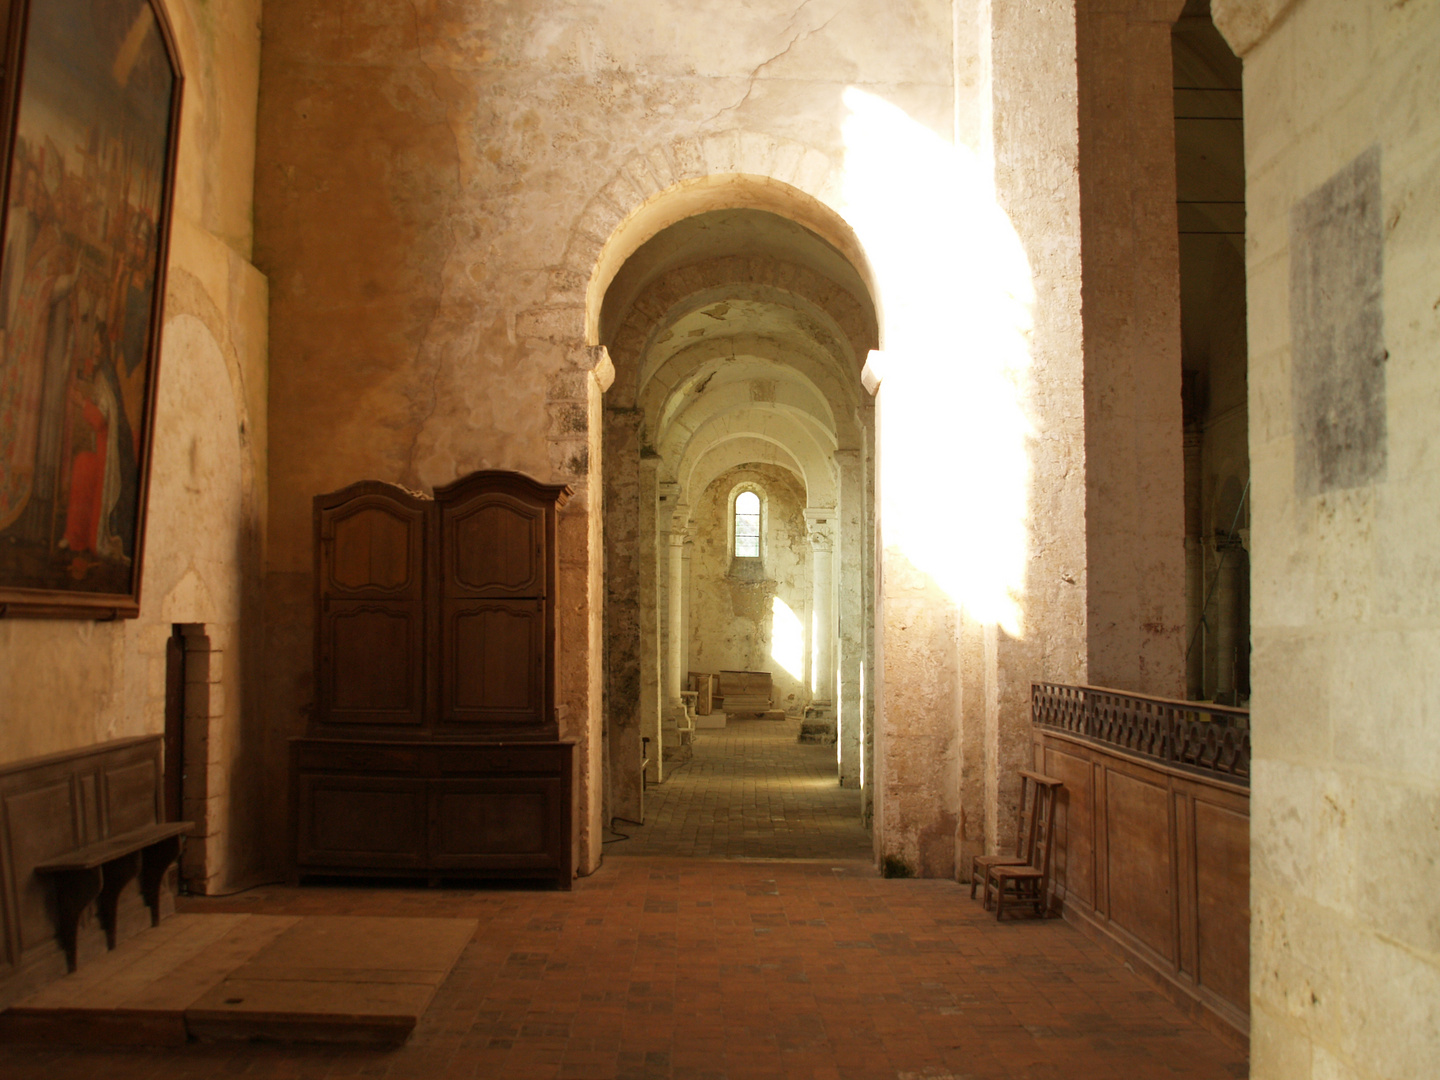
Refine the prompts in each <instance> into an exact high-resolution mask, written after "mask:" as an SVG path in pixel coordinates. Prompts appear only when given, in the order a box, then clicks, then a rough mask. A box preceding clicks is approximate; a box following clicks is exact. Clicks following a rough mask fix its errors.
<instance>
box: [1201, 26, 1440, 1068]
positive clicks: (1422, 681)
mask: <svg viewBox="0 0 1440 1080" xmlns="http://www.w3.org/2000/svg"><path fill="white" fill-rule="evenodd" d="M1213 6H1214V13H1215V21H1216V25H1217V26H1218V27H1219V28H1220V30H1221V32H1222V33H1224V34H1225V35H1226V37H1227V38H1228V40H1229V42H1230V44H1231V46H1232V47H1233V48H1234V49H1235V51H1236V52H1237V53H1239V54H1240V55H1241V56H1242V57H1243V59H1244V62H1245V134H1246V146H1245V152H1246V179H1247V202H1248V209H1249V221H1248V228H1247V242H1246V255H1247V260H1246V261H1247V270H1248V278H1249V336H1250V373H1249V376H1250V382H1249V399H1250V457H1251V464H1252V474H1253V494H1254V515H1253V518H1252V536H1251V550H1252V557H1253V579H1254V580H1253V601H1252V603H1253V611H1252V615H1253V619H1254V649H1255V652H1254V668H1253V673H1252V679H1253V684H1254V695H1253V698H1252V701H1251V705H1252V711H1253V723H1254V780H1253V789H1252V790H1253V794H1252V819H1253V822H1254V825H1253V829H1252V834H1251V852H1252V855H1251V883H1252V884H1251V957H1252V960H1251V1008H1252V1025H1253V1027H1252V1067H1251V1076H1254V1077H1256V1078H1257V1080H1271V1078H1280V1077H1284V1078H1285V1080H1310V1078H1312V1077H1313V1078H1316V1080H1319V1078H1321V1077H1323V1078H1325V1080H1362V1078H1363V1080H1379V1078H1385V1080H1400V1078H1402V1077H1415V1076H1425V1075H1428V1074H1430V1073H1432V1072H1433V1071H1434V1067H1435V1061H1436V1060H1437V1058H1440V1013H1437V1010H1440V920H1437V919H1436V916H1435V913H1436V910H1437V909H1436V903H1435V896H1436V895H1437V891H1440V877H1437V866H1440V863H1437V861H1436V859H1435V851H1436V835H1437V833H1436V830H1437V821H1440V726H1437V723H1436V715H1437V708H1440V701H1437V697H1436V690H1435V688H1436V679H1435V672H1436V670H1437V664H1440V608H1437V604H1436V597H1437V596H1440V565H1437V560H1436V557H1435V545H1434V542H1433V536H1432V533H1433V521H1434V517H1435V506H1436V502H1437V499H1440V481H1437V477H1440V459H1437V453H1440V447H1437V443H1436V440H1435V438H1434V428H1435V415H1436V401H1437V390H1440V380H1437V375H1436V366H1435V356H1436V353H1437V350H1440V264H1437V262H1436V259H1435V237H1436V236H1437V235H1440V122H1437V121H1440V107H1437V104H1436V103H1437V102H1440V64H1437V63H1436V60H1435V57H1436V56H1437V55H1440V9H1437V6H1436V5H1435V4H1434V3H1409V4H1388V3H1381V2H1378V0H1374V2H1371V0H1366V2H1359V3H1352V2H1348V0H1346V2H1340V0H1300V2H1297V3H1291V4H1283V3H1275V2H1270V3H1262V2H1255V0H1214V5H1213Z"/></svg>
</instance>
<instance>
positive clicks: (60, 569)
mask: <svg viewBox="0 0 1440 1080" xmlns="http://www.w3.org/2000/svg"><path fill="white" fill-rule="evenodd" d="M7 8H8V11H7V10H6V9H7ZM0 14H4V15H5V16H7V17H6V19H5V23H4V27H5V30H6V34H7V37H6V40H5V52H4V60H5V68H4V72H3V76H0V109H3V111H0V149H3V153H4V157H3V172H0V196H3V198H0V615H4V616H16V615H24V616H34V617H48V618H81V619H113V618H133V617H134V616H136V615H138V614H139V611H140V584H141V573H142V569H143V555H144V542H145V510H146V502H147V498H148V492H149V479H150V459H151V443H152V440H153V428H154V416H155V399H156V385H157V377H158V366H159V351H160V332H161V326H162V319H163V307H164V298H165V267H166V261H167V258H168V252H169V239H170V212H171V204H172V201H173V195H174V185H175V161H176V149H177V143H178V139H179V129H180V101H181V91H182V87H183V77H182V73H181V70H180V64H179V58H178V51H177V49H176V47H175V40H174V36H173V34H172V32H171V28H170V24H169V22H168V20H167V18H166V14H165V11H164V8H163V5H162V4H161V2H160V0H0Z"/></svg>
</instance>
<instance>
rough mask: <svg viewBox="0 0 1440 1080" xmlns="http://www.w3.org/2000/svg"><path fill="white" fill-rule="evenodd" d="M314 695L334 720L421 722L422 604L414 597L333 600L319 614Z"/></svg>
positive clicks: (326, 715)
mask: <svg viewBox="0 0 1440 1080" xmlns="http://www.w3.org/2000/svg"><path fill="white" fill-rule="evenodd" d="M319 634H320V657H321V663H320V665H319V671H318V675H319V680H320V685H319V688H318V689H319V698H320V714H321V717H322V718H323V719H324V721H326V722H328V723H337V724H406V725H418V724H421V723H423V722H424V719H425V717H424V698H425V664H424V640H425V626H424V609H423V607H422V605H421V604H420V603H419V602H418V601H398V602H395V601H391V602H375V601H364V600H360V601H335V602H332V603H330V604H329V605H327V606H326V608H325V610H324V611H323V612H321V615H320V626H319Z"/></svg>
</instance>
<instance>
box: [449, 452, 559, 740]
mask: <svg viewBox="0 0 1440 1080" xmlns="http://www.w3.org/2000/svg"><path fill="white" fill-rule="evenodd" d="M569 494H570V489H569V488H567V487H562V486H552V485H546V484H538V483H536V482H535V481H533V480H531V479H529V478H528V477H525V476H522V475H520V474H518V473H511V472H500V471H483V472H478V473H473V474H471V475H470V476H468V477H466V478H465V479H463V480H460V481H457V482H456V483H454V484H451V485H449V486H448V487H442V488H439V489H437V490H436V492H435V503H436V509H437V514H438V517H439V542H440V552H439V565H440V574H439V578H440V582H439V593H440V597H439V601H440V605H439V606H440V648H439V656H440V679H439V682H440V714H439V727H440V729H441V733H443V734H446V735H457V736H458V735H474V736H478V737H485V736H486V735H487V734H489V735H493V736H494V737H508V736H522V737H526V736H528V737H548V738H554V737H556V735H557V731H556V724H555V686H554V682H555V584H556V578H557V576H558V561H557V553H556V547H555V542H556V529H557V510H558V509H559V507H560V506H561V505H563V504H564V501H565V499H566V498H567V497H568V496H569Z"/></svg>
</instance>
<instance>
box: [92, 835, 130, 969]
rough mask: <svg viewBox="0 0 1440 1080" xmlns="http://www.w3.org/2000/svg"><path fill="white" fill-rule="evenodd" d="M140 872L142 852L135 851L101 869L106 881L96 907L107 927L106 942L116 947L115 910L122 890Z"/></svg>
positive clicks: (111, 861) (101, 888)
mask: <svg viewBox="0 0 1440 1080" xmlns="http://www.w3.org/2000/svg"><path fill="white" fill-rule="evenodd" d="M139 872H140V853H139V852H138V851H133V852H131V853H130V854H129V855H121V856H120V857H119V858H118V859H111V860H110V861H109V862H107V863H106V864H105V866H104V868H103V870H102V871H101V876H102V877H103V879H104V883H103V884H102V885H101V886H100V900H99V903H98V904H97V905H96V907H97V908H98V909H99V912H100V925H101V926H103V927H104V928H105V944H106V946H108V947H109V948H111V949H113V948H115V931H116V920H115V912H116V909H117V908H118V907H119V905H120V890H121V889H123V888H125V886H126V885H128V884H130V882H132V881H134V880H135V875H136V874H138V873H139Z"/></svg>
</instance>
